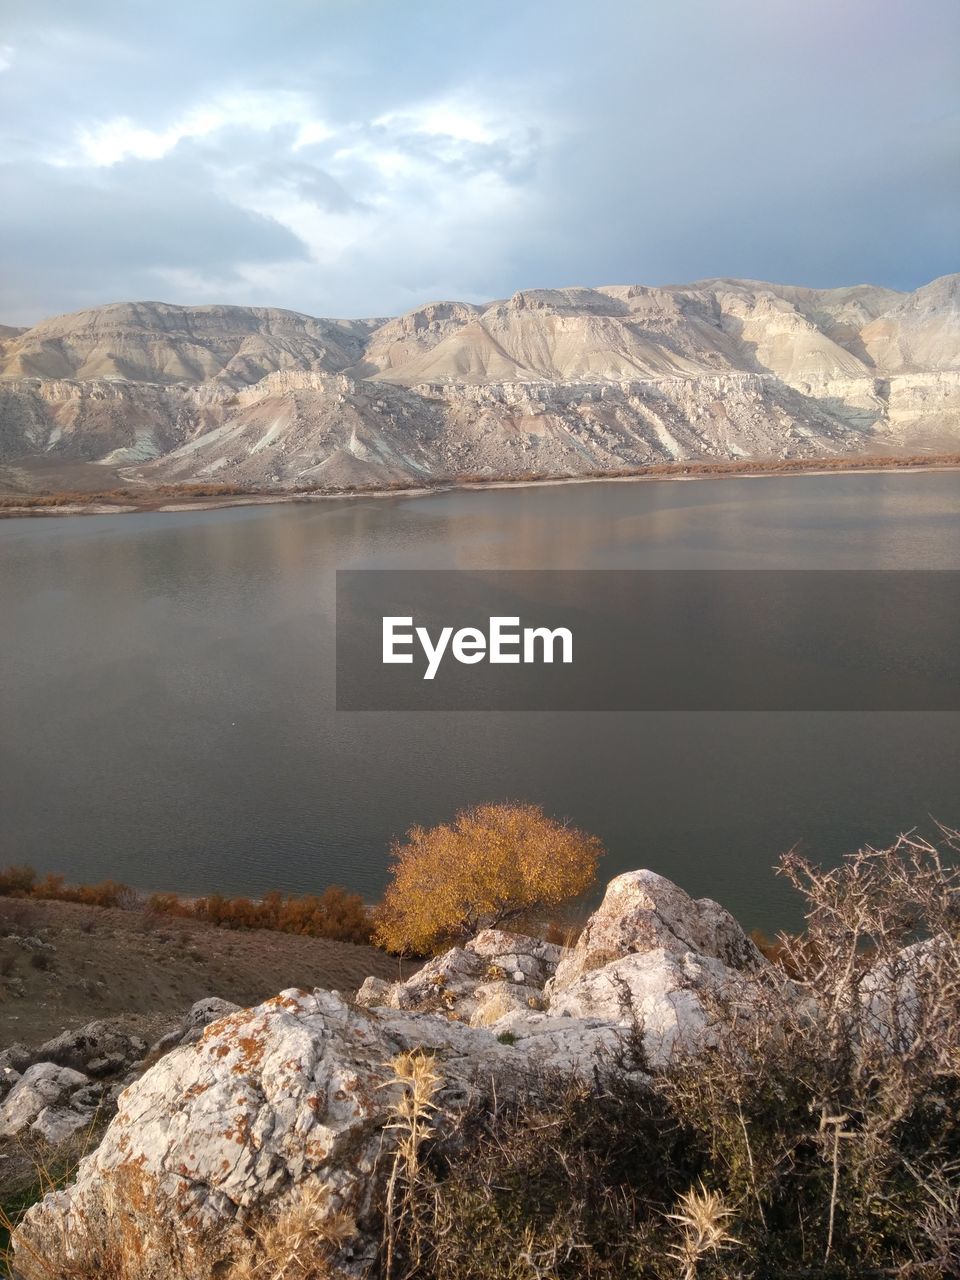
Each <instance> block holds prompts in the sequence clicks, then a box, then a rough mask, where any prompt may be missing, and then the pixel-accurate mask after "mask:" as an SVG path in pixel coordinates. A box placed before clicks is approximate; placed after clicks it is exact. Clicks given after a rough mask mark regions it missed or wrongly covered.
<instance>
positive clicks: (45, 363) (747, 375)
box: [0, 276, 960, 488]
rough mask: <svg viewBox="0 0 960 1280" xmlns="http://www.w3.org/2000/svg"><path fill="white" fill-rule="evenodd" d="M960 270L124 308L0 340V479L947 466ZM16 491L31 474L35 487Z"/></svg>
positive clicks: (957, 363)
mask: <svg viewBox="0 0 960 1280" xmlns="http://www.w3.org/2000/svg"><path fill="white" fill-rule="evenodd" d="M958 410H960V276H946V277H943V278H942V279H940V280H935V281H933V282H932V283H931V284H929V285H926V286H924V287H923V288H921V289H918V290H916V291H915V292H914V293H911V294H899V293H896V292H894V291H892V290H889V289H884V288H879V287H874V286H870V285H859V286H854V287H851V288H842V289H826V290H816V289H805V288H798V287H792V286H782V285H769V284H763V283H759V282H754V281H742V280H707V281H700V282H698V283H695V284H692V285H684V286H675V287H667V288H648V287H645V286H641V285H615V286H609V287H604V288H598V289H586V288H570V289H550V290H525V291H523V292H520V293H517V294H514V296H513V297H511V298H509V299H507V300H500V301H496V302H492V303H490V304H489V305H487V306H476V305H474V304H471V303H460V302H439V303H430V304H428V305H425V306H423V307H419V308H417V309H416V310H414V311H411V312H409V313H408V314H406V315H404V316H400V317H396V318H393V319H386V320H384V319H372V320H325V319H315V318H313V317H310V316H306V315H300V314H297V313H295V312H290V311H283V310H279V309H273V308H258V307H249V308H247V307H227V306H209V307H177V306H169V305H166V304H162V303H153V302H145V303H118V304H114V305H111V306H107V307H99V308H95V309H92V310H89V311H83V312H78V313H76V314H74V315H69V316H60V317H57V318H55V319H51V320H46V321H43V322H42V323H41V324H38V325H36V326H34V327H33V328H32V329H27V330H16V329H13V328H9V327H5V328H3V329H2V330H0V468H2V474H3V475H4V476H6V477H7V478H8V479H9V478H10V477H11V476H19V477H20V478H21V482H22V483H23V484H24V485H29V477H30V475H31V474H32V471H31V468H32V467H34V466H35V464H37V462H38V460H42V461H43V462H44V470H43V474H44V475H45V476H47V477H49V476H50V474H51V470H50V466H49V465H48V464H51V463H54V462H55V461H56V460H62V461H63V463H64V464H73V463H77V462H85V463H94V464H101V465H102V466H103V467H104V468H109V469H110V470H111V473H112V474H114V475H119V476H120V477H122V478H123V479H124V480H125V481H130V482H138V483H142V484H144V485H150V484H153V483H161V482H163V483H166V482H170V481H190V480H196V481H206V480H216V481H218V482H226V483H236V484H245V485H269V486H283V487H296V486H301V485H305V486H311V487H330V488H339V487H344V486H348V485H357V484H364V485H367V484H376V483H380V482H383V483H389V482H397V481H401V482H402V481H410V482H416V481H418V480H420V479H423V478H426V477H434V478H436V477H447V476H455V475H469V476H478V477H493V476H500V475H502V476H505V477H509V476H517V475H526V474H533V475H544V476H551V475H553V476H555V475H576V474H582V473H584V472H594V471H611V472H615V471H617V470H620V469H626V468H631V467H637V466H643V465H645V464H650V463H656V462H670V461H681V460H699V461H704V460H721V459H737V458H804V457H810V458H816V457H820V456H828V455H836V454H838V453H844V452H863V451H867V452H872V453H879V452H888V451H898V450H901V449H904V448H906V449H910V450H913V451H917V450H925V449H930V450H944V449H946V450H949V449H952V448H956V447H957V444H958V441H960V419H958ZM24 477H26V479H24Z"/></svg>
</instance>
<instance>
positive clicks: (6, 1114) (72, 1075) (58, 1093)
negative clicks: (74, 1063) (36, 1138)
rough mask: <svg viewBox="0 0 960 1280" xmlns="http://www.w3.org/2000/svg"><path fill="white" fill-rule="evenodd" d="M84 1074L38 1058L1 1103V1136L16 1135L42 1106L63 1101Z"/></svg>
mask: <svg viewBox="0 0 960 1280" xmlns="http://www.w3.org/2000/svg"><path fill="white" fill-rule="evenodd" d="M88 1083H89V1081H88V1080H87V1077H86V1076H85V1075H83V1074H82V1073H81V1072H80V1071H74V1070H73V1069H72V1068H70V1067H61V1066H59V1065H58V1064H57V1063H54V1062H37V1063H34V1065H33V1066H32V1067H28V1068H27V1070H26V1071H25V1072H24V1073H23V1076H22V1077H21V1079H20V1080H18V1081H17V1083H16V1084H15V1085H14V1086H13V1088H12V1089H11V1090H10V1092H9V1093H8V1094H7V1096H6V1098H5V1099H4V1100H3V1103H2V1105H0V1138H11V1137H15V1136H16V1135H17V1134H18V1133H21V1132H22V1131H23V1130H24V1129H26V1128H27V1126H28V1125H31V1124H33V1122H34V1120H36V1119H37V1117H38V1116H39V1114H40V1112H41V1111H43V1109H44V1108H45V1107H56V1106H59V1105H60V1104H61V1103H63V1102H64V1101H65V1100H66V1099H67V1098H69V1097H70V1095H71V1094H72V1093H74V1092H75V1091H76V1090H77V1089H79V1088H80V1087H81V1086H82V1085H85V1084H88Z"/></svg>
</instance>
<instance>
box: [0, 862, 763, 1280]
mask: <svg viewBox="0 0 960 1280" xmlns="http://www.w3.org/2000/svg"><path fill="white" fill-rule="evenodd" d="M766 970H767V965H766V962H765V961H764V960H763V958H762V957H761V956H760V954H759V952H758V951H757V950H756V948H755V947H754V946H753V944H752V943H751V942H749V940H748V939H747V938H746V937H745V936H744V934H743V932H742V930H741V929H740V928H739V926H738V925H737V924H736V922H735V921H734V920H733V918H732V916H730V914H729V913H728V912H726V911H725V910H724V909H723V908H722V907H720V906H718V905H717V903H715V902H712V901H710V900H709V899H701V900H699V901H694V900H693V899H692V898H690V897H689V896H688V895H687V894H685V893H683V891H682V890H680V889H678V888H677V887H676V885H673V884H671V882H670V881H669V880H666V879H664V877H662V876H659V875H655V874H654V873H652V872H633V873H630V874H629V875H625V876H619V877H618V878H617V879H616V880H614V881H613V882H612V883H611V884H610V886H609V888H608V890H607V893H606V895H605V897H604V900H603V902H602V904H601V905H600V907H599V908H598V910H597V911H596V912H595V913H594V915H593V916H592V917H591V918H590V920H589V921H588V923H587V926H586V928H585V929H584V932H583V934H582V936H581V938H580V940H579V941H578V943H577V945H576V946H575V947H573V948H571V949H570V950H569V951H566V952H564V951H562V950H561V949H560V948H558V947H555V946H551V945H550V944H547V943H544V942H541V941H540V940H538V939H536V938H529V937H524V936H522V935H519V934H512V933H507V932H505V931H503V930H485V931H484V932H483V933H481V934H479V935H478V936H477V937H476V938H474V939H473V940H472V941H470V942H468V943H466V944H465V945H464V946H462V947H454V948H452V949H451V950H449V951H447V952H446V953H445V954H443V955H441V956H437V957H435V958H434V959H432V960H430V961H428V962H427V963H426V964H425V965H424V966H423V968H422V969H421V970H420V971H419V972H418V973H416V974H414V975H413V976H412V977H411V978H409V979H407V980H406V981H404V982H397V983H385V982H381V981H378V980H375V979H370V980H368V981H367V982H366V983H364V985H363V987H362V988H361V991H360V993H359V994H358V997H357V1001H356V1002H355V1003H352V1004H351V1003H348V1002H346V1001H344V1000H343V999H342V998H341V997H340V996H339V995H338V994H336V993H335V992H333V993H332V992H326V991H314V992H305V991H297V990H291V991H285V992H283V993H281V994H280V995H279V996H276V997H275V998H274V999H273V1000H268V1001H267V1002H266V1003H265V1004H262V1005H260V1006H258V1007H257V1008H256V1009H248V1010H236V1011H232V1012H227V1014H226V1016H219V1015H220V1014H221V1013H222V1010H223V1007H224V1006H223V1005H222V1004H221V1003H220V1002H210V1001H207V1002H201V1003H200V1005H197V1006H194V1009H193V1010H191V1013H190V1015H189V1016H188V1018H187V1019H185V1020H184V1023H183V1024H181V1026H180V1028H178V1029H177V1031H176V1032H172V1033H171V1035H170V1036H168V1037H165V1038H164V1041H161V1042H160V1043H161V1044H163V1043H165V1042H167V1041H170V1040H171V1038H172V1037H173V1036H174V1035H179V1036H180V1037H181V1039H182V1040H183V1041H184V1043H178V1044H177V1045H176V1047H173V1048H171V1049H170V1051H169V1052H167V1053H166V1055H165V1056H163V1057H161V1058H160V1059H159V1061H157V1062H155V1063H154V1065H153V1066H152V1067H150V1068H149V1069H148V1070H147V1071H145V1072H144V1074H143V1075H142V1076H141V1077H140V1078H139V1079H136V1080H134V1081H133V1082H132V1083H130V1084H129V1085H128V1087H127V1088H126V1089H125V1090H124V1091H123V1092H122V1093H120V1095H119V1099H118V1111H117V1115H116V1117H115V1118H114V1119H113V1121H112V1122H111V1124H110V1126H109V1127H108V1129H107V1131H106V1134H105V1136H104V1139H103V1141H102V1143H101V1145H100V1147H99V1148H98V1149H97V1151H96V1152H94V1153H93V1154H92V1155H91V1156H89V1157H88V1158H87V1159H86V1160H84V1161H83V1162H82V1164H81V1166H80V1169H79V1171H78V1174H77V1178H76V1182H75V1183H74V1185H73V1186H72V1187H70V1188H67V1189H66V1190H63V1191H59V1192H56V1193H54V1194H51V1195H48V1196H47V1197H46V1198H45V1199H44V1201H43V1202H42V1203H41V1204H40V1205H37V1206H34V1207H33V1208H32V1209H31V1210H30V1211H29V1212H28V1214H27V1216H26V1218H25V1220H24V1225H23V1227H22V1229H21V1230H22V1233H23V1238H24V1239H25V1240H26V1241H27V1242H28V1243H29V1244H30V1245H31V1247H33V1248H36V1249H37V1250H40V1251H44V1250H46V1251H53V1250H55V1248H56V1242H57V1241H58V1240H61V1239H63V1238H64V1235H65V1234H66V1236H67V1238H70V1237H71V1233H76V1232H82V1231H83V1230H88V1231H91V1232H93V1234H94V1236H95V1237H96V1236H97V1233H98V1232H99V1233H101V1234H102V1232H103V1231H105V1230H107V1229H108V1226H109V1219H108V1215H109V1213H110V1206H111V1204H112V1203H113V1201H112V1197H115V1196H116V1195H117V1194H120V1195H121V1199H122V1196H123V1195H125V1194H129V1195H130V1196H131V1197H138V1198H139V1200H140V1201H142V1200H143V1198H144V1197H146V1199H147V1201H148V1202H149V1203H151V1204H155V1205H156V1209H155V1212H154V1215H153V1219H152V1221H153V1224H154V1225H153V1226H152V1227H150V1230H152V1231H153V1230H154V1229H155V1236H156V1241H157V1242H158V1243H157V1249H156V1258H155V1259H154V1256H153V1246H152V1245H151V1250H150V1251H148V1254H149V1257H150V1264H149V1267H148V1269H147V1271H145V1272H144V1273H143V1275H142V1277H140V1278H139V1280H161V1278H162V1280H201V1277H203V1280H206V1278H207V1277H209V1275H211V1274H224V1275H226V1274H230V1272H231V1269H232V1268H234V1267H235V1266H238V1265H239V1263H240V1261H241V1259H240V1258H239V1255H237V1254H236V1249H237V1248H238V1247H239V1246H238V1244H237V1241H238V1240H239V1238H240V1233H239V1232H238V1231H237V1229H236V1224H237V1223H240V1222H244V1221H246V1220H247V1219H248V1218H250V1217H251V1215H253V1216H255V1215H256V1214H258V1213H262V1212H272V1211H274V1210H276V1209H282V1208H283V1207H285V1206H287V1207H289V1206H290V1205H293V1204H295V1203H296V1201H297V1197H298V1196H299V1195H301V1194H302V1193H303V1192H304V1189H305V1188H308V1187H310V1186H319V1185H325V1186H326V1187H328V1188H329V1211H330V1212H331V1213H333V1212H336V1211H338V1210H344V1211H346V1212H348V1213H349V1214H351V1215H352V1216H353V1217H354V1218H355V1219H356V1220H357V1222H358V1223H359V1224H360V1228H361V1235H360V1238H359V1242H358V1245H357V1249H358V1253H357V1258H356V1261H357V1265H358V1266H360V1265H361V1263H363V1262H364V1261H369V1259H370V1256H371V1252H372V1251H373V1250H374V1248H375V1242H373V1241H372V1239H371V1237H370V1236H369V1234H367V1235H364V1231H365V1230H366V1227H365V1225H364V1224H369V1222H370V1221H371V1206H372V1205H373V1203H374V1200H375V1197H376V1195H377V1193H378V1189H379V1187H380V1185H381V1181H382V1179H383V1178H384V1177H385V1176H386V1168H387V1167H389V1161H390V1155H389V1152H390V1143H391V1142H392V1141H393V1138H392V1136H391V1135H392V1133H393V1130H391V1129H388V1128H387V1126H388V1124H389V1123H390V1120H391V1113H390V1106H391V1103H392V1102H393V1101H395V1100H396V1099H397V1097H398V1096H399V1093H400V1085H399V1084H398V1083H397V1081H396V1080H395V1078H394V1077H393V1073H392V1071H391V1068H390V1066H389V1063H390V1062H391V1060H392V1059H394V1058H395V1057H396V1055H398V1054H401V1053H404V1052H407V1051H410V1050H415V1049H421V1050H423V1051H424V1052H425V1053H427V1054H429V1055H431V1060H432V1062H433V1064H434V1066H435V1069H436V1070H437V1071H438V1072H439V1074H440V1076H441V1077H442V1087H441V1091H440V1093H439V1094H438V1096H437V1099H436V1102H437V1104H438V1110H437V1112H436V1115H435V1117H434V1118H433V1119H432V1121H431V1123H435V1124H437V1125H438V1126H440V1127H441V1128H442V1127H443V1126H444V1125H447V1124H449V1123H451V1122H452V1121H453V1120H455V1117H456V1113H457V1111H458V1110H459V1109H460V1108H461V1107H462V1106H463V1105H464V1103H465V1101H466V1100H467V1099H469V1098H470V1097H472V1096H474V1095H475V1094H476V1093H477V1092H478V1091H480V1092H483V1091H485V1090H487V1089H488V1088H490V1087H491V1086H492V1085H493V1084H495V1086H496V1090H497V1094H498V1096H501V1097H502V1096H504V1094H505V1093H508V1092H509V1091H510V1090H511V1089H513V1088H516V1087H517V1086H518V1085H519V1084H520V1083H522V1082H525V1083H526V1084H527V1085H528V1087H530V1088H533V1089H536V1087H537V1080H538V1079H542V1078H543V1073H544V1072H545V1071H551V1072H552V1071H562V1072H565V1073H568V1074H571V1075H580V1076H586V1075H588V1074H590V1073H591V1072H593V1070H594V1069H595V1066H596V1063H597V1060H598V1058H599V1057H604V1056H606V1057H607V1058H611V1057H613V1056H614V1055H617V1054H618V1053H619V1051H620V1050H621V1049H622V1048H623V1047H624V1045H625V1044H626V1043H627V1042H628V1041H632V1038H633V1032H634V1031H635V1029H636V1028H637V1026H638V1025H639V1026H640V1027H641V1029H642V1031H643V1039H644V1047H645V1049H646V1059H647V1063H646V1065H647V1066H649V1067H650V1068H651V1069H656V1068H657V1067H658V1066H660V1065H661V1064H663V1063H664V1062H665V1061H666V1059H667V1058H668V1056H669V1055H670V1053H671V1052H672V1051H673V1050H674V1049H675V1048H676V1046H677V1045H678V1044H680V1043H682V1044H685V1045H687V1046H688V1047H691V1048H697V1047H700V1046H702V1045H703V1044H705V1043H707V1042H708V1040H709V1035H710V1029H711V1027H712V1026H714V1025H715V1020H716V1019H717V1018H718V1017H721V1016H723V1014H724V1011H725V1010H729V1008H730V1006H731V1003H736V1004H737V1005H738V1006H740V1007H741V1008H748V1007H749V1005H750V1001H751V998H752V993H755V992H756V991H757V989H758V979H760V978H762V977H763V976H764V974H765V973H766ZM210 1018H216V1020H215V1021H212V1022H209V1024H208V1025H207V1026H206V1027H205V1029H203V1028H201V1025H200V1024H201V1023H202V1022H203V1021H204V1020H209V1019H210ZM190 1024H192V1025H190ZM194 1032H196V1033H197V1035H198V1038H196V1039H193V1035H194ZM642 1065H644V1064H641V1063H637V1064H636V1066H637V1069H638V1070H639V1069H640V1067H641V1066H642ZM31 1070H33V1068H31ZM25 1080H26V1077H25ZM23 1084H24V1082H21V1083H20V1084H18V1085H17V1086H16V1087H15V1089H14V1090H13V1091H12V1092H11V1095H10V1097H11V1098H13V1097H14V1095H15V1093H16V1092H17V1090H19V1089H22V1088H23ZM74 1087H75V1088H76V1087H79V1086H74ZM85 1096H86V1095H81V1097H85ZM8 1103H9V1099H8ZM6 1105H7V1104H4V1106H6ZM45 1105H47V1106H50V1107H55V1106H57V1105H60V1106H63V1105H64V1104H63V1100H56V1099H46V1100H45ZM41 1109H42V1108H41V1107H39V1106H38V1107H37V1108H36V1110H35V1111H34V1112H33V1114H32V1115H31V1117H30V1118H31V1121H32V1120H34V1119H35V1118H36V1117H37V1115H38V1114H39V1111H40V1110H41ZM69 1109H76V1108H74V1107H72V1106H71V1107H70V1108H69ZM0 1114H2V1108H0ZM124 1186H131V1187H133V1190H130V1191H129V1192H123V1191H118V1190H117V1189H118V1187H120V1188H122V1187H124ZM132 1202H133V1201H132V1200H131V1203H132ZM325 1211H326V1210H325ZM201 1237H202V1238H203V1239H204V1240H206V1241H207V1242H208V1244H207V1245H205V1246H204V1247H205V1248H213V1249H214V1251H215V1253H216V1258H215V1259H214V1260H213V1261H211V1257H210V1256H209V1253H208V1254H207V1255H205V1258H204V1261H203V1265H202V1266H201V1264H200V1262H199V1261H194V1262H191V1261H190V1260H189V1258H187V1257H186V1255H184V1254H182V1253H181V1255H178V1257H177V1258H172V1257H171V1256H168V1254H167V1253H166V1252H165V1244H164V1242H165V1241H167V1240H183V1239H190V1240H199V1239H201ZM367 1246H369V1248H367ZM145 1256H147V1255H145ZM214 1268H219V1270H215V1269H214Z"/></svg>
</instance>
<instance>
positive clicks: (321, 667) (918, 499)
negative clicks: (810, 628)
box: [0, 473, 960, 928]
mask: <svg viewBox="0 0 960 1280" xmlns="http://www.w3.org/2000/svg"><path fill="white" fill-rule="evenodd" d="M958 517H960V474H956V473H943V474H923V475H902V474H901V475H891V474H879V475H859V476H858V475H846V476H843V475H833V476H826V477H823V478H820V477H796V478H784V479H774V478H767V479H761V480H710V481H701V482H695V483H676V482H674V483H670V482H664V483H642V484H602V483H601V484H585V485H568V486H557V487H551V488H529V489H502V490H489V491H486V492H483V491H478V492H472V493H459V494H440V495H434V496H430V497H424V498H381V499H356V500H351V501H343V502H331V503H316V504H311V505H302V506H276V507H258V508H246V509H244V508H235V509H232V510H221V511H213V512H193V513H184V514H178V515H133V516H123V517H116V516H114V517H110V516H107V517H92V516H86V517H74V518H60V519H50V520H41V519H32V520H6V521H0V642H2V649H0V654H2V659H0V662H2V665H0V824H2V825H0V862H3V863H9V862H14V861H16V862H30V863H32V864H33V865H35V866H36V867H38V868H39V869H42V870H58V871H62V872H65V873H66V874H67V875H68V876H69V877H70V878H74V879H78V880H95V879H99V878H103V877H106V876H113V877H116V878H120V879H123V880H126V881H128V882H129V883H132V884H136V885H139V886H142V887H144V888H170V889H179V890H182V891H187V892H201V891H209V890H220V891H223V892H231V893H233V892H247V893H256V892H258V891H261V890H264V889H267V888H280V889H284V890H295V891H305V890H311V889H316V888H320V887H322V886H324V885H326V884H328V883H330V882H339V883H343V884H346V885H349V886H351V887H353V888H356V889H358V890H360V891H362V892H363V893H365V894H367V895H369V896H371V897H373V896H375V895H376V894H377V893H378V892H379V890H380V889H381V887H382V885H383V883H384V878H385V871H386V851H387V848H388V846H389V843H390V840H391V838H392V837H394V836H396V835H399V834H401V833H402V832H403V831H404V830H405V829H406V828H407V827H408V826H409V825H411V824H412V823H414V822H421V823H432V822H434V821H437V820H440V819H442V818H445V817H447V816H449V815H450V814H451V813H452V812H453V811H454V810H455V809H457V808H458V807H460V806H462V805H466V804H470V803H472V802H476V801H481V800H488V799H499V798H521V799H528V800H535V801H538V802H540V803H542V804H543V805H544V806H545V807H546V809H547V810H548V811H550V812H552V813H555V814H562V815H567V816H569V817H570V818H571V819H573V821H574V822H576V823H577V824H579V825H581V826H583V827H586V828H588V829H590V830H592V831H595V832H597V833H599V834H600V835H601V836H602V838H603V840H604V841H605V843H606V845H607V848H608V850H609V856H608V858H607V863H606V867H605V869H604V874H605V875H610V874H614V873H616V872H617V871H621V870H625V869H627V868H631V867H638V866H647V867H653V868H655V869H656V870H658V871H661V872H664V873H665V874H667V875H669V876H671V877H673V878H674V879H676V880H678V881H679V882H680V883H681V884H683V885H684V886H685V887H686V888H687V889H688V890H690V891H691V892H693V893H695V894H710V895H711V896H713V897H716V898H719V899H721V900H722V901H724V902H725V903H726V904H727V905H729V906H730V907H731V908H732V909H733V910H734V911H735V912H736V913H737V914H738V915H739V916H740V917H741V919H742V920H743V921H744V922H745V923H747V924H748V925H760V926H764V927H768V928H769V927H773V926H777V925H780V924H784V923H788V922H789V921H790V920H792V919H793V918H795V917H794V912H795V904H794V903H793V902H792V901H791V899H790V896H789V894H788V892H787V890H786V888H785V886H784V885H783V884H782V882H780V881H779V880H777V879H776V878H775V876H774V875H773V872H772V870H771V867H772V865H773V863H774V862H775V860H776V858H777V856H778V854H779V853H780V852H781V851H782V850H784V849H785V848H787V847H788V846H790V845H793V844H795V843H798V842H799V843H800V844H801V846H803V847H804V848H805V849H806V850H807V851H808V852H809V853H810V854H811V855H814V856H816V857H819V858H824V859H833V858H836V857H837V856H839V854H840V853H842V852H843V850H845V849H848V848H850V847H853V846H855V845H857V844H860V843H863V842H866V841H870V842H877V841H882V840H887V839H889V838H890V837H892V836H893V835H895V834H896V833H897V831H899V830H901V829H905V828H908V827H911V826H914V825H921V826H923V825H929V815H934V816H936V817H938V818H940V819H941V820H943V821H945V822H948V823H953V824H956V825H960V793H958V787H957V782H958V762H960V715H957V714H948V713H939V714H925V715H923V714H897V715H893V714H878V713H873V714H856V715H852V714H844V715H840V714H824V713H820V714H791V715H785V714H779V713H778V714H773V713H766V714H738V715H730V714H708V713H683V714H678V713H673V714H655V715H654V714H636V713H634V714H610V713H607V714H601V713H597V714H589V715H583V714H580V715H570V714H566V715H563V714H530V713H525V714H510V715H507V714H499V715H491V714H455V713H433V714H429V713H426V714H425V713H421V714H396V713H394V714H386V713H384V714H376V713H363V714H346V713H340V714H337V713H335V712H334V711H333V710H332V703H333V685H332V675H333V671H332V657H333V635H332V605H333V600H332V588H333V570H334V569H335V568H336V567H348V566H349V567H358V566H377V567H405V568H410V567H440V568H452V567H470V568H479V567H483V568H489V567H502V568H514V567H530V568H541V567H543V568H547V567H554V568H589V567H601V568H621V567H623V568H630V567H696V568H703V567H718V568H729V567H736V568H750V567H805V568H806V567H831V568H861V567H862V568H954V569H956V568H960V518H958ZM708 643H709V636H706V635H705V636H704V644H708Z"/></svg>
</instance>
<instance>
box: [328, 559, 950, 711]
mask: <svg viewBox="0 0 960 1280" xmlns="http://www.w3.org/2000/svg"><path fill="white" fill-rule="evenodd" d="M337 709H338V710H341V711H378V710H383V711H391V710H395V711H450V710H464V711H477V710H491V711H531V710H552V711H564V710H568V711H629V710H635V711H670V710H677V711H681V710H682V711H820V710H822V711H935V710H958V709H960V572H957V571H953V570H931V571H913V570H910V571H907V570H870V571H862V570H824V571H816V570H788V571H779V570H777V571H774V570H702V571H701V570H544V571H539V570H498V571H490V572H485V571H461V570H422V571H421V570H341V571H339V572H338V573H337Z"/></svg>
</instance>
